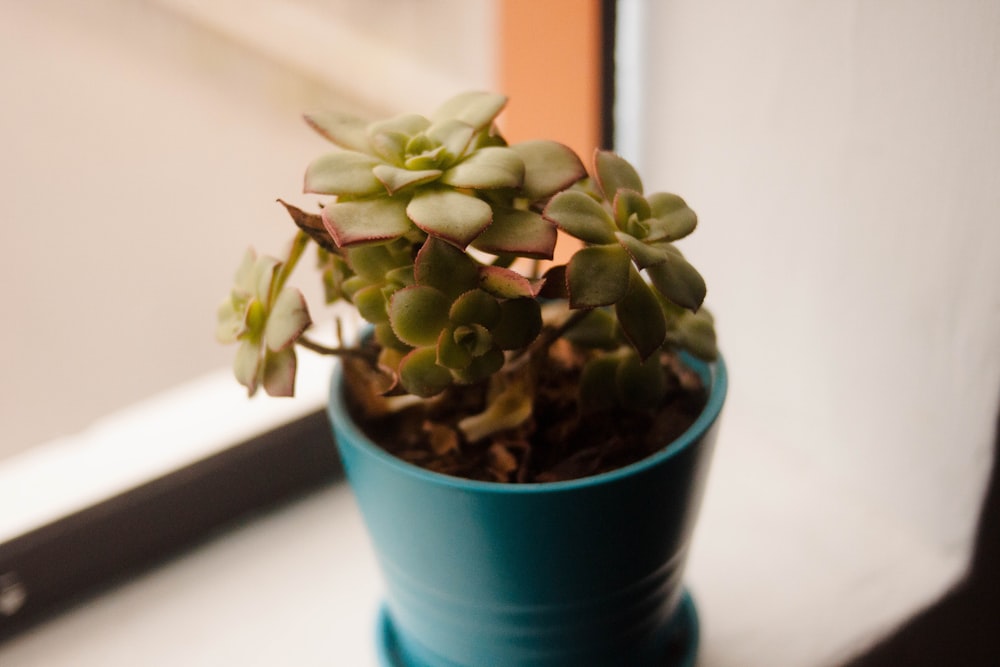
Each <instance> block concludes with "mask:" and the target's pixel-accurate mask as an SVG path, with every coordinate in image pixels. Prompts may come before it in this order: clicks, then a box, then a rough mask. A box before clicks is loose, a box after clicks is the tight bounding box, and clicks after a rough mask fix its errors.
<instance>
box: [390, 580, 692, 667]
mask: <svg viewBox="0 0 1000 667" xmlns="http://www.w3.org/2000/svg"><path fill="white" fill-rule="evenodd" d="M674 625H675V627H674V635H673V638H672V639H671V641H670V645H669V646H668V650H667V653H666V655H664V656H663V659H662V661H661V662H660V665H658V666H657V667H694V664H695V659H696V658H697V656H698V638H699V627H698V610H697V609H696V608H695V606H694V600H693V599H692V598H691V595H690V594H689V593H688V592H687V591H684V596H683V597H682V598H681V603H680V605H679V606H678V608H677V613H676V617H675V619H674ZM375 632H376V635H375V642H376V648H377V650H378V658H379V665H380V666H381V667H422V666H421V665H408V664H406V663H405V662H404V661H403V659H402V657H401V656H400V654H399V647H398V645H397V643H396V628H395V626H394V625H393V623H392V619H391V618H390V617H389V613H388V611H387V610H386V608H385V605H382V608H381V609H380V610H379V615H378V625H377V626H376V630H375Z"/></svg>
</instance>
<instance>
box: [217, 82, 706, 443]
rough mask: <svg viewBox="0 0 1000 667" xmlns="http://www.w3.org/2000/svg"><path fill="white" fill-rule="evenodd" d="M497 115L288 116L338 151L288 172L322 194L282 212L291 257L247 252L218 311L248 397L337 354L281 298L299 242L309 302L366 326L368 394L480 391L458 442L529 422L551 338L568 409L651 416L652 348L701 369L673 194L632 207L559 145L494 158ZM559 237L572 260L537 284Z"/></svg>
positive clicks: (281, 389) (489, 108)
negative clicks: (373, 349) (314, 274)
mask: <svg viewBox="0 0 1000 667" xmlns="http://www.w3.org/2000/svg"><path fill="white" fill-rule="evenodd" d="M505 104H506V99H505V98H504V97H502V96H500V95H495V94H491V93H477V92H474V93H464V94H461V95H458V96H456V97H454V98H452V99H451V100H448V101H447V102H445V103H444V104H443V105H442V106H441V107H440V108H439V109H438V110H437V111H435V112H434V113H433V114H431V115H430V116H429V117H424V116H419V115H414V114H410V115H402V116H397V117H395V118H391V119H389V120H384V121H379V122H375V123H366V122H364V121H362V120H360V119H358V118H355V117H353V116H349V115H345V114H341V113H331V112H325V113H318V114H312V115H308V116H306V120H307V122H308V123H309V125H310V126H311V127H312V128H313V129H315V130H316V131H317V132H318V133H319V134H321V135H322V136H323V137H325V138H326V139H328V140H330V141H331V142H333V143H334V144H335V145H337V146H338V147H339V150H336V151H333V152H330V153H327V154H324V155H322V156H320V157H319V158H318V159H316V160H315V161H314V162H313V163H312V164H310V165H309V166H308V168H307V170H306V174H305V191H306V192H307V193H313V194H319V195H324V196H329V197H330V199H329V200H327V201H325V202H323V203H322V204H321V209H320V210H319V212H317V213H309V212H306V211H303V210H301V209H299V208H297V207H295V206H291V205H289V204H284V202H282V203H283V204H284V205H285V207H286V209H287V210H288V212H289V213H290V214H291V217H292V219H293V220H294V222H295V223H296V225H297V226H298V227H299V231H298V233H297V235H296V238H295V241H294V242H293V245H292V251H291V252H290V254H289V255H288V257H287V258H286V259H285V260H283V261H279V260H277V259H273V258H267V257H263V258H258V257H256V255H254V254H253V253H252V252H251V253H248V254H247V256H246V258H245V259H244V262H243V264H242V265H241V266H240V269H239V271H238V272H237V278H236V283H237V284H236V287H235V288H234V289H233V292H232V294H231V295H230V297H229V299H228V300H227V301H226V302H225V303H224V304H223V305H222V307H221V308H220V310H219V339H220V340H223V341H224V342H239V344H240V347H239V351H238V352H237V362H236V375H237V379H238V380H239V381H240V382H241V383H243V384H244V385H245V386H247V388H248V390H249V391H250V393H253V392H254V391H255V390H256V388H257V387H258V386H263V387H264V389H265V391H267V392H268V393H271V394H278V395H287V394H290V393H291V391H292V381H293V377H294V372H295V356H294V345H293V343H294V342H299V343H301V344H303V345H306V346H308V347H310V348H312V349H314V350H319V351H325V352H329V353H333V354H345V353H347V352H348V351H347V350H343V349H329V348H323V347H322V346H320V345H317V344H315V343H314V342H312V341H310V340H309V338H308V336H307V335H305V332H306V330H307V329H308V327H309V325H310V323H311V319H310V317H309V313H308V310H307V309H306V305H305V301H304V300H303V299H302V295H301V294H300V293H299V292H298V291H296V290H293V289H291V288H288V287H285V281H286V279H287V277H288V275H289V274H290V273H291V271H292V270H293V269H294V267H295V265H296V264H297V262H298V260H299V257H300V256H301V254H302V251H303V249H304V248H305V246H307V245H310V244H313V243H315V244H316V245H318V246H319V248H318V263H319V267H320V270H321V274H322V280H323V285H324V287H325V291H326V300H327V302H328V303H332V302H335V301H339V300H346V301H348V302H350V303H351V304H353V305H354V306H355V307H356V308H357V310H358V312H359V313H360V315H361V316H362V317H363V318H364V319H365V320H367V321H368V322H370V323H371V324H372V325H373V327H374V336H373V338H374V340H375V341H376V343H377V346H378V354H377V359H373V360H372V363H373V364H377V365H378V366H379V367H380V368H381V369H382V370H383V371H384V372H386V373H388V375H389V376H390V378H391V380H390V382H389V383H388V386H387V387H386V388H385V390H386V393H389V394H399V393H408V394H412V395H415V396H418V397H431V396H435V395H437V394H439V393H441V392H442V391H444V390H446V389H448V388H449V387H452V386H455V385H472V384H477V383H482V382H488V383H490V384H491V387H492V389H491V392H490V395H491V396H493V397H494V398H495V399H496V400H495V401H494V403H493V404H492V405H491V406H489V407H488V408H487V409H486V410H485V411H484V412H483V414H481V415H476V416H474V417H473V418H470V419H467V420H465V422H464V424H465V425H464V426H463V429H465V430H466V435H467V436H469V437H472V436H475V437H480V436H482V435H484V434H488V433H490V432H491V430H493V431H495V430H497V429H502V428H510V427H511V426H512V425H514V424H516V423H519V422H523V421H524V420H525V419H527V418H529V417H530V416H531V409H530V402H531V399H532V389H531V386H530V370H526V369H530V368H531V366H532V362H537V361H538V360H539V359H542V358H544V357H545V355H546V354H547V353H548V350H549V348H550V347H551V346H552V345H553V343H555V342H556V341H557V340H564V341H566V342H567V343H568V344H570V345H572V346H573V348H574V349H576V350H579V351H580V354H582V355H584V357H585V358H586V365H585V368H584V371H583V374H582V376H581V381H580V406H581V409H584V410H601V409H605V408H609V407H612V406H615V405H623V404H624V405H628V406H631V407H634V408H637V409H648V408H652V407H654V406H655V405H656V403H657V401H658V400H659V398H660V397H661V396H662V391H663V387H664V386H665V381H666V380H665V373H667V372H668V371H667V370H666V369H665V367H664V365H663V364H662V363H661V361H660V358H659V356H660V355H658V354H657V353H658V352H662V351H665V350H674V349H683V350H687V351H688V352H690V353H692V354H694V355H696V356H698V357H701V358H705V359H712V358H714V357H715V355H716V354H717V352H716V348H715V333H714V326H713V321H712V317H711V315H710V314H708V313H707V311H705V310H704V309H702V308H701V306H702V302H703V301H704V298H705V293H706V289H705V282H704V280H703V279H702V277H701V275H700V274H699V273H698V271H697V270H696V269H695V268H694V267H692V266H691V264H690V263H688V262H687V260H686V259H685V258H684V257H683V255H682V254H681V253H680V251H679V250H678V249H677V248H676V246H675V242H676V241H678V240H680V239H682V238H684V237H685V236H687V235H688V234H690V233H691V232H692V231H694V229H695V226H696V223H697V217H696V216H695V214H694V212H693V211H692V210H691V209H690V208H689V207H688V205H687V204H686V203H685V202H684V200H683V199H681V198H680V197H678V196H677V195H673V194H666V193H654V194H645V190H644V187H643V183H642V181H641V179H640V177H639V175H638V173H637V172H636V170H635V169H634V168H633V167H632V166H631V165H630V164H629V163H628V162H627V161H626V160H625V159H623V158H622V157H620V156H618V155H615V154H614V153H612V152H608V151H597V152H596V153H595V156H594V160H593V165H592V169H591V172H590V174H589V175H588V172H587V170H586V168H585V167H584V166H583V163H582V162H581V161H580V159H579V158H578V157H577V156H576V155H575V154H574V153H573V151H572V150H570V149H569V148H568V147H566V146H564V145H562V144H559V143H556V142H553V141H547V140H539V141H530V142H524V143H518V144H514V145H508V144H507V142H506V141H505V140H504V138H503V137H502V135H501V134H500V132H499V131H498V129H497V127H496V125H495V123H494V121H495V119H496V117H497V115H498V114H499V113H500V112H501V110H502V109H503V107H504V105H505ZM560 232H562V233H564V234H566V235H568V236H571V237H575V238H576V239H578V240H579V242H580V247H579V248H578V249H577V250H576V251H575V252H574V253H573V254H572V256H571V258H570V259H569V261H568V262H567V263H566V264H563V265H555V266H552V265H550V266H549V267H548V269H547V270H546V271H545V272H544V274H542V273H541V272H540V270H539V268H538V267H539V265H540V264H541V262H540V260H551V259H552V257H553V249H554V247H555V243H556V239H557V235H558V234H559V233H560ZM550 314H554V316H553V317H549V315H550Z"/></svg>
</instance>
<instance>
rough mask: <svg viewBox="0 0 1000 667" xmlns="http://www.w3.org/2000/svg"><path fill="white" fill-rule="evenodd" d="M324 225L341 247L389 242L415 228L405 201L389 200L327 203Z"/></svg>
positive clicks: (324, 208)
mask: <svg viewBox="0 0 1000 667" xmlns="http://www.w3.org/2000/svg"><path fill="white" fill-rule="evenodd" d="M323 224H324V225H326V230H327V231H328V232H330V236H332V237H333V240H334V241H335V242H336V243H337V245H338V246H340V247H341V248H343V247H348V246H352V245H357V244H362V243H375V242H381V241H388V240H390V239H394V238H397V237H400V236H402V235H403V234H405V233H407V232H408V231H410V230H411V229H413V225H412V224H411V223H410V219H409V218H408V217H407V216H406V200H405V199H392V198H389V197H379V198H377V199H362V200H358V201H345V202H333V203H331V204H327V205H326V206H325V207H323Z"/></svg>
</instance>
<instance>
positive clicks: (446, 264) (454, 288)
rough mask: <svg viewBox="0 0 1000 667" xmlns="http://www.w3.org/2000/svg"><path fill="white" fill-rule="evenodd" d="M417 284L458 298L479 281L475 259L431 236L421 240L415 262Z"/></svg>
mask: <svg viewBox="0 0 1000 667" xmlns="http://www.w3.org/2000/svg"><path fill="white" fill-rule="evenodd" d="M413 270H414V276H415V277H416V281H417V284H419V285H426V286H428V287H434V288H436V289H438V290H440V291H441V292H443V293H445V294H447V295H449V296H451V297H457V296H458V295H459V294H462V293H463V292H467V291H469V290H471V289H474V288H475V287H476V286H477V285H478V284H479V266H478V265H477V264H476V262H475V260H473V259H472V258H471V257H469V256H468V255H466V254H465V253H464V252H462V251H461V250H459V249H458V248H456V247H455V246H453V245H452V244H450V243H448V242H446V241H442V240H441V239H438V238H435V237H433V236H431V237H428V238H427V240H426V241H425V242H424V244H423V246H422V247H421V248H420V251H419V252H418V253H417V258H416V260H415V263H414V267H413Z"/></svg>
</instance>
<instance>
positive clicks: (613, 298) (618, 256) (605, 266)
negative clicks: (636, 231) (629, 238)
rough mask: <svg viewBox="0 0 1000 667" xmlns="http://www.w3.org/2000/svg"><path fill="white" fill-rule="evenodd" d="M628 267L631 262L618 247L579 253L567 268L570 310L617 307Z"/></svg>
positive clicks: (626, 278)
mask: <svg viewBox="0 0 1000 667" xmlns="http://www.w3.org/2000/svg"><path fill="white" fill-rule="evenodd" d="M631 266H632V260H631V258H630V257H629V255H628V253H627V252H625V249H624V248H622V247H621V246H620V245H618V244H615V245H602V246H593V247H589V248H583V249H582V250H578V251H577V252H576V254H574V255H573V258H572V259H571V260H570V261H569V265H568V266H567V268H566V285H567V287H568V288H569V306H570V308H595V307H598V306H609V305H611V304H613V303H617V302H618V301H619V300H620V299H621V298H622V297H624V296H625V293H626V292H627V291H628V283H629V279H628V276H629V267H631Z"/></svg>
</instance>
